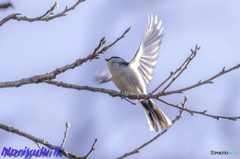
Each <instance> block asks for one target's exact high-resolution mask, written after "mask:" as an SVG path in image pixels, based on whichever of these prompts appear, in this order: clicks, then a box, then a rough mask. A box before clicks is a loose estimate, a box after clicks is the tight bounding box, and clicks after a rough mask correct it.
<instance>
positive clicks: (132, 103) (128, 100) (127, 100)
mask: <svg viewBox="0 0 240 159" xmlns="http://www.w3.org/2000/svg"><path fill="white" fill-rule="evenodd" d="M121 93H124V94H125V92H123V91H121ZM121 99H122V100H123V99H125V100H126V101H128V102H129V103H131V104H133V105H136V103H133V102H131V101H130V100H128V99H127V98H125V97H121Z"/></svg>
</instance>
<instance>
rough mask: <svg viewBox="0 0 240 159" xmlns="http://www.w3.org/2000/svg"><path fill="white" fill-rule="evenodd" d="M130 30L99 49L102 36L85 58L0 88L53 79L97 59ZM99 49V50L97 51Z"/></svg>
mask: <svg viewBox="0 0 240 159" xmlns="http://www.w3.org/2000/svg"><path fill="white" fill-rule="evenodd" d="M129 30H130V28H128V29H127V30H126V31H125V32H124V33H123V35H122V36H121V37H120V38H118V39H117V40H116V41H115V42H113V43H112V44H110V45H109V46H107V47H104V48H102V49H101V50H100V48H101V47H102V46H103V45H104V44H105V43H106V40H105V37H103V38H102V39H101V40H100V42H99V44H98V46H97V47H96V48H95V49H94V51H93V53H92V54H90V55H88V56H87V57H86V58H80V59H77V60H76V61H75V62H74V63H72V64H70V65H66V66H64V67H61V68H57V69H55V70H54V71H52V72H49V73H46V74H44V75H36V76H32V77H29V78H23V79H21V80H17V81H9V82H0V88H6V87H19V86H22V85H25V84H33V83H41V82H45V81H46V80H51V79H55V78H56V76H57V75H59V74H61V73H63V72H65V71H67V70H69V69H74V68H75V67H77V66H80V65H82V64H83V63H85V62H87V61H91V60H93V59H99V57H98V56H99V54H103V53H104V52H105V51H106V50H108V49H109V48H111V47H112V46H113V45H114V44H115V43H116V42H117V41H119V40H120V39H122V38H123V37H124V35H125V34H126V33H127V32H128V31H129ZM98 50H100V51H98Z"/></svg>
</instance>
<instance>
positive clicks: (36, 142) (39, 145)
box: [35, 142, 42, 150]
mask: <svg viewBox="0 0 240 159" xmlns="http://www.w3.org/2000/svg"><path fill="white" fill-rule="evenodd" d="M35 143H36V144H37V146H38V148H39V149H40V150H41V149H42V148H41V146H40V145H39V143H38V142H35Z"/></svg>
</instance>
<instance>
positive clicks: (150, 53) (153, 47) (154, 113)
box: [94, 14, 172, 132]
mask: <svg viewBox="0 0 240 159" xmlns="http://www.w3.org/2000/svg"><path fill="white" fill-rule="evenodd" d="M162 31H163V28H161V21H160V22H159V24H157V16H156V17H155V20H153V16H152V14H151V17H149V15H148V26H147V27H146V26H145V33H144V36H143V39H142V42H141V45H140V47H139V48H138V51H137V53H136V55H135V56H134V58H133V59H132V61H131V62H130V63H128V62H126V61H125V60H123V59H122V58H120V57H116V56H113V57H111V58H109V59H106V61H107V63H108V67H109V69H110V72H111V74H112V76H111V75H110V74H107V73H106V71H105V72H103V73H95V75H94V76H95V79H96V80H97V81H98V82H99V83H104V82H108V81H110V80H112V81H113V82H114V83H115V85H116V86H117V88H118V89H120V90H121V91H122V92H124V93H132V94H136V95H141V94H147V92H146V86H147V85H148V84H149V82H150V81H151V79H152V75H153V74H152V72H153V68H154V67H155V66H156V63H157V57H158V52H159V47H160V44H161V40H162V37H163V35H162ZM139 102H140V103H141V105H142V107H143V109H144V112H145V115H146V117H147V120H148V124H149V126H150V130H151V131H152V130H153V129H154V130H155V131H156V132H158V124H159V125H160V127H161V129H162V130H164V129H168V128H170V127H171V125H172V122H171V121H170V120H169V119H168V117H167V116H166V115H165V114H164V113H163V112H162V110H161V109H160V108H159V107H158V106H157V105H156V104H155V103H154V102H153V100H151V99H149V100H139Z"/></svg>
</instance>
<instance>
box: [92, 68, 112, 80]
mask: <svg viewBox="0 0 240 159" xmlns="http://www.w3.org/2000/svg"><path fill="white" fill-rule="evenodd" d="M94 79H95V80H96V81H97V82H98V83H106V82H109V81H111V79H112V75H111V73H108V72H107V71H106V70H103V71H102V72H99V71H97V72H96V73H95V74H94Z"/></svg>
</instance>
